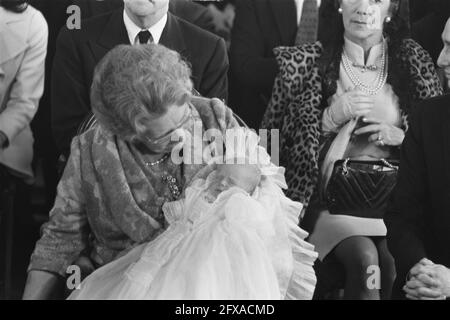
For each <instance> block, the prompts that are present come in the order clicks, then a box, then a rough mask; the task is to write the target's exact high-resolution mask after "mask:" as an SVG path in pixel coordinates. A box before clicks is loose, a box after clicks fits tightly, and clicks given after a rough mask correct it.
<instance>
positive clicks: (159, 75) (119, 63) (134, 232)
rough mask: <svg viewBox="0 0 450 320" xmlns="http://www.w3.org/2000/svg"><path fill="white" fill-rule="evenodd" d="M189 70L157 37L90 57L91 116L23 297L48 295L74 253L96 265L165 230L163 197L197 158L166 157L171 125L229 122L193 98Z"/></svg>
mask: <svg viewBox="0 0 450 320" xmlns="http://www.w3.org/2000/svg"><path fill="white" fill-rule="evenodd" d="M190 77H191V72H190V69H189V67H188V66H187V64H186V63H185V62H184V61H182V59H181V58H180V55H179V54H178V53H176V52H174V51H171V50H169V49H166V48H165V47H163V46H158V45H148V46H125V45H122V46H119V47H116V48H115V49H113V50H112V51H111V52H109V53H108V54H107V55H106V56H105V58H104V59H103V60H102V61H101V63H100V64H99V65H98V66H97V68H96V72H95V77H94V81H93V85H92V92H91V102H92V106H93V110H94V113H95V116H96V118H97V120H98V123H99V125H98V126H96V127H94V128H92V129H90V130H88V131H87V132H85V133H84V134H82V135H80V136H77V137H75V138H74V140H73V142H72V147H71V154H70V158H69V161H68V164H67V167H66V169H65V172H64V175H63V177H62V180H61V182H60V184H59V186H58V195H57V198H56V201H55V206H54V208H53V210H52V211H51V213H50V221H49V222H48V223H47V224H45V225H44V226H43V230H42V237H41V239H40V240H39V241H38V242H37V244H36V248H35V251H34V253H33V254H32V256H31V261H30V266H29V275H28V281H27V285H26V289H25V293H24V298H27V299H29V298H36V299H38V298H48V297H49V296H50V295H51V294H52V292H53V291H54V289H55V288H56V286H57V285H58V283H59V280H60V279H61V278H64V277H65V276H67V274H66V271H67V268H68V267H69V266H70V265H71V264H73V263H74V261H75V260H76V259H77V258H78V257H79V256H80V254H81V253H83V254H87V255H89V257H90V259H91V260H92V261H93V263H94V264H95V266H96V267H99V266H102V265H105V264H107V263H109V262H111V261H112V260H114V259H115V258H116V257H117V256H118V254H119V253H121V252H123V251H126V250H128V249H130V248H132V247H134V246H136V245H137V244H140V243H143V242H147V241H150V240H152V239H153V238H154V237H155V236H157V235H158V234H159V233H161V232H162V231H163V230H164V228H165V219H164V215H163V213H162V206H163V204H164V203H165V202H168V201H174V200H176V199H177V198H179V197H180V194H181V193H182V191H183V190H184V186H185V185H186V184H187V183H188V182H189V181H191V180H192V179H193V177H194V176H195V175H196V174H197V173H199V171H200V170H201V169H202V168H203V164H184V163H182V164H180V165H178V164H176V162H175V161H172V159H171V157H170V154H171V150H172V148H173V147H174V144H175V142H173V141H172V139H171V136H172V134H173V133H174V131H175V130H176V129H180V128H183V129H185V130H187V131H188V132H192V131H193V126H194V122H198V121H201V123H203V126H202V128H203V130H207V129H213V128H214V129H217V130H221V131H222V132H223V131H224V130H226V129H227V128H231V127H235V126H237V122H236V120H235V119H234V117H233V114H232V112H231V110H229V109H227V108H226V107H225V106H224V105H223V104H222V103H221V102H220V101H219V100H217V99H213V100H208V99H202V98H196V99H194V98H192V96H191V92H192V88H193V86H192V82H191V80H190ZM196 120H198V121H196ZM191 147H192V148H196V149H198V148H202V144H200V145H199V144H195V143H194V144H191ZM194 151H199V150H191V152H194Z"/></svg>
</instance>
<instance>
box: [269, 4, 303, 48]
mask: <svg viewBox="0 0 450 320" xmlns="http://www.w3.org/2000/svg"><path fill="white" fill-rule="evenodd" d="M267 2H268V3H269V6H270V7H271V8H272V13H273V15H274V18H275V22H276V24H277V27H278V31H279V33H280V37H281V40H282V41H283V43H286V44H287V43H290V41H291V40H292V39H290V37H289V35H290V34H291V32H290V30H291V28H292V27H293V25H296V22H297V8H296V4H295V1H294V0H267Z"/></svg>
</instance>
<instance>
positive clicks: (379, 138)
mask: <svg viewBox="0 0 450 320" xmlns="http://www.w3.org/2000/svg"><path fill="white" fill-rule="evenodd" d="M377 140H378V141H383V136H382V135H381V132H380V133H378V138H377Z"/></svg>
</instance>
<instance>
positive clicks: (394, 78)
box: [319, 0, 410, 107]
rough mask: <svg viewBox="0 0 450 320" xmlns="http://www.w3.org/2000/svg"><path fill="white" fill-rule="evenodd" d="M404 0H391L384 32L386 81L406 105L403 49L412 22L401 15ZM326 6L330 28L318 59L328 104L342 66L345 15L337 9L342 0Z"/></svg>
mask: <svg viewBox="0 0 450 320" xmlns="http://www.w3.org/2000/svg"><path fill="white" fill-rule="evenodd" d="M401 1H402V0H391V8H390V10H391V21H390V22H389V23H387V22H384V25H383V34H384V36H385V38H386V39H387V42H388V47H389V49H388V56H389V61H388V68H389V74H388V79H387V82H388V83H389V84H390V85H391V86H392V87H393V90H394V92H395V94H396V95H397V96H398V97H399V99H400V106H402V105H405V104H404V103H408V102H409V101H404V100H405V99H408V94H407V93H406V92H407V91H408V88H407V82H405V81H401V79H403V77H404V76H406V75H405V72H406V71H405V70H403V69H402V65H403V64H402V63H401V61H399V59H400V54H399V53H400V50H401V46H402V44H403V40H404V39H406V38H408V37H409V35H410V31H409V22H408V21H407V20H405V19H404V18H403V17H402V16H401V10H400V7H401ZM324 5H325V6H326V8H324V9H323V15H322V16H323V17H324V18H325V19H327V20H326V21H328V22H329V25H328V28H326V29H327V30H326V31H327V32H323V33H322V34H321V35H320V40H321V43H322V46H323V53H322V56H321V58H320V61H319V68H320V71H321V74H322V79H323V80H322V81H323V83H322V85H323V93H324V95H323V100H322V105H323V107H326V104H327V100H328V98H329V97H331V96H333V95H334V94H335V93H336V90H337V80H338V79H339V67H340V63H341V56H342V50H343V46H344V31H345V29H344V23H343V20H342V15H341V14H340V13H339V12H338V8H339V0H332V1H326V2H325V3H324Z"/></svg>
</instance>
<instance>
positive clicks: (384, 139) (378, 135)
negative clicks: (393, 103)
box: [354, 118, 405, 147]
mask: <svg viewBox="0 0 450 320" xmlns="http://www.w3.org/2000/svg"><path fill="white" fill-rule="evenodd" d="M363 122H365V123H367V126H365V127H362V128H360V129H358V130H355V132H354V134H356V135H358V136H359V135H362V134H366V133H370V134H371V135H370V136H369V142H374V143H375V144H376V145H377V146H379V147H383V146H391V147H398V146H401V145H402V143H403V140H404V139H405V132H404V131H403V130H402V129H400V128H398V127H396V126H393V125H391V124H387V123H384V122H382V121H379V120H377V119H374V118H364V119H363Z"/></svg>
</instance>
